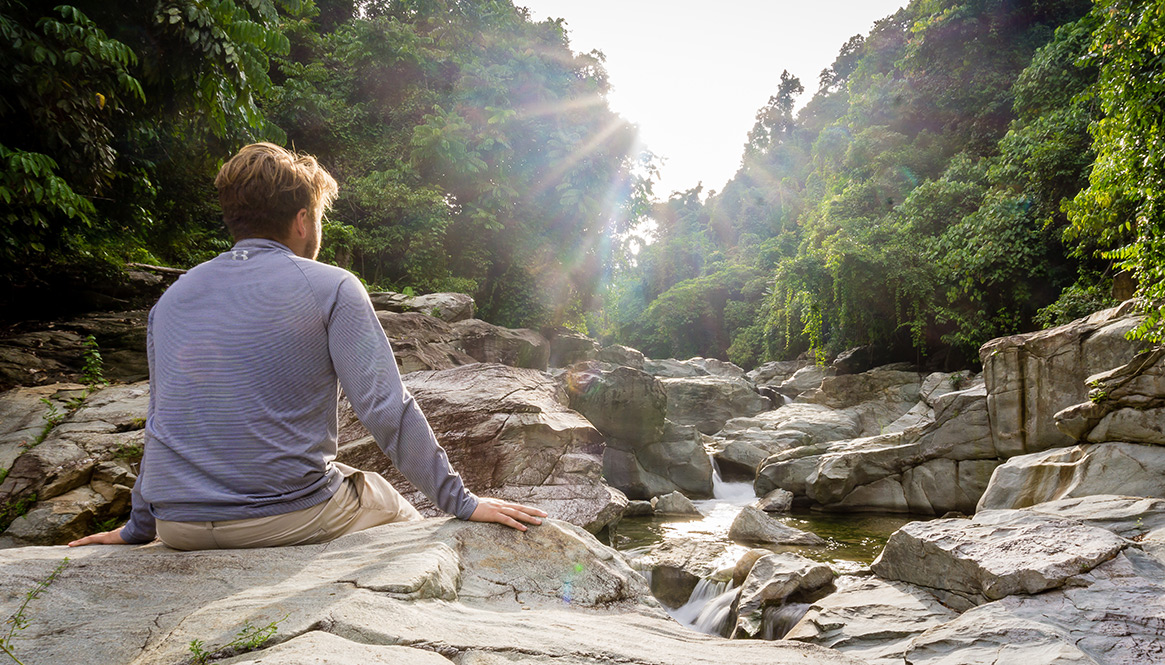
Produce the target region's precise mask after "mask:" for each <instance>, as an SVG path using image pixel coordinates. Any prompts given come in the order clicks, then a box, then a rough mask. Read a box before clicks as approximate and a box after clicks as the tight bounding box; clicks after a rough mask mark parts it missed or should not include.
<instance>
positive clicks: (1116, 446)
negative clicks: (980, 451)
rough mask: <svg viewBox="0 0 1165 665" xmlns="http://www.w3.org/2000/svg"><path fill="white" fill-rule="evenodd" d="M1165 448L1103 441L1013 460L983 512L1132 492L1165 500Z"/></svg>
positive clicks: (982, 504)
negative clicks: (1058, 500) (1059, 500)
mask: <svg viewBox="0 0 1165 665" xmlns="http://www.w3.org/2000/svg"><path fill="white" fill-rule="evenodd" d="M1162 479H1165V447H1162V446H1148V445H1142V444H1137V443H1099V444H1087V445H1079V446H1072V447H1071V448H1054V449H1052V450H1046V451H1044V452H1039V453H1032V454H1030V455H1020V456H1018V457H1012V458H1011V459H1009V460H1007V462H1005V463H1004V464H1002V465H1000V466H999V467H998V468H997V469H996V470H995V473H994V474H993V475H992V476H991V482H990V483H989V484H988V485H987V489H986V490H985V491H984V493H983V496H982V497H981V498H980V499H979V504H978V509H979V510H989V509H998V508H1025V507H1027V506H1032V505H1035V504H1039V503H1043V502H1045V501H1055V500H1057V499H1067V498H1074V497H1084V496H1091V495H1094V494H1129V495H1134V496H1146V497H1158V498H1165V480H1162Z"/></svg>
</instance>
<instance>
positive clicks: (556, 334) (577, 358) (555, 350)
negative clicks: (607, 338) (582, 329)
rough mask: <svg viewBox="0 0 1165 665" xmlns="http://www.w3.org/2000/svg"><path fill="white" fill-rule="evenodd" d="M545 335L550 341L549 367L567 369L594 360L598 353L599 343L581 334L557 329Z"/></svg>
mask: <svg viewBox="0 0 1165 665" xmlns="http://www.w3.org/2000/svg"><path fill="white" fill-rule="evenodd" d="M543 332H546V331H543ZM546 334H547V337H548V339H549V340H550V366H551V367H568V366H570V365H573V364H575V363H581V362H586V361H588V360H594V359H595V356H596V355H597V354H598V352H599V343H598V342H596V341H595V340H593V339H591V338H590V337H587V336H586V335H583V334H582V333H577V332H574V331H573V330H568V329H566V328H559V329H556V330H554V331H552V332H547V333H546Z"/></svg>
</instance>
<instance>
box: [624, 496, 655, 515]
mask: <svg viewBox="0 0 1165 665" xmlns="http://www.w3.org/2000/svg"><path fill="white" fill-rule="evenodd" d="M654 514H655V508H652V507H651V502H650V501H643V500H632V501H628V502H627V509H626V510H624V511H623V517H651V516H652V515H654Z"/></svg>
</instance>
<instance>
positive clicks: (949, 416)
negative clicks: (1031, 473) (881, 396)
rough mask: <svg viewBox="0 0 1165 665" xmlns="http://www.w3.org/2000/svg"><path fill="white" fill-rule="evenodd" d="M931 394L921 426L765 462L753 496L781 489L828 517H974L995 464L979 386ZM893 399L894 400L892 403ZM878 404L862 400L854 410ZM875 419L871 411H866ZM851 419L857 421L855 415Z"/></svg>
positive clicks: (805, 449) (794, 452) (807, 447)
mask: <svg viewBox="0 0 1165 665" xmlns="http://www.w3.org/2000/svg"><path fill="white" fill-rule="evenodd" d="M861 376H862V375H845V376H841V377H834V379H851V380H852V379H856V378H858V377H861ZM832 382H833V380H832V379H830V380H827V383H832ZM824 385H825V384H823V387H824ZM906 385H907V386H909V385H911V384H906ZM900 386H901V384H900ZM899 389H901V388H899ZM907 390H909V388H907ZM937 392H938V390H937V389H934V388H932V390H931V391H930V393H929V394H928V396H927V397H926V399H927V400H930V402H927V401H925V400H924V401H921V402H919V404H921V405H923V406H924V409H923V410H920V411H917V412H916V414H917V415H918V421H917V422H919V423H925V424H924V425H912V426H909V427H906V428H905V429H901V430H898V429H897V428H896V427H892V428H891V431H890V432H889V433H886V434H882V435H878V436H872V437H865V438H857V439H849V440H842V441H836V442H833V443H825V444H816V445H803V446H801V447H796V448H792V449H789V450H786V451H784V452H782V453H778V454H776V455H774V456H773V457H770V458H768V459H766V460H765V461H764V462H763V463H762V464H761V465H760V468H759V470H758V471H757V476H756V481H755V487H756V491H757V493H758V494H763V493H767V492H769V491H771V490H772V489H774V488H780V489H785V490H788V491H790V492H793V493H794V494H796V495H799V496H804V497H806V498H807V499H808V500H809V501H810V502H812V503H813V504H814V505H816V506H819V507H822V508H825V509H828V510H841V511H853V510H864V511H879V512H901V513H917V514H924V515H942V514H944V513H947V512H950V511H958V512H963V513H970V512H973V511H974V509H975V505H976V504H977V502H978V501H979V498H980V497H981V496H982V495H983V492H984V491H985V489H986V487H987V483H988V481H989V479H990V478H991V474H992V472H993V471H994V469H995V467H996V466H998V464H999V462H998V460H997V459H996V455H997V453H996V451H995V448H994V445H993V439H992V437H991V431H990V427H989V425H988V421H987V409H986V399H985V392H984V389H983V386H982V385H975V386H974V387H971V388H967V389H965V390H960V391H951V392H943V393H942V394H940V395H938V396H937V397H936V396H935V395H936V393H937ZM822 398H823V397H822V396H821V395H818V396H817V399H822ZM897 399H898V398H897V397H893V398H892V399H891V403H895V402H896V401H897ZM876 403H877V402H876V400H867V401H863V402H861V404H859V406H864V405H871V404H876ZM896 403H898V404H899V406H898V407H896V408H895V409H894V410H893V411H890V412H889V413H891V414H892V413H895V412H900V411H901V410H902V409H901V402H896ZM931 404H933V406H930V405H931ZM786 408H789V407H786ZM851 408H853V407H851ZM876 412H877V410H876V409H874V408H872V407H867V408H866V410H865V411H864V413H866V414H875V413H876ZM778 413H779V411H778ZM853 418H854V420H855V421H857V422H860V420H861V417H860V416H857V415H855V416H853Z"/></svg>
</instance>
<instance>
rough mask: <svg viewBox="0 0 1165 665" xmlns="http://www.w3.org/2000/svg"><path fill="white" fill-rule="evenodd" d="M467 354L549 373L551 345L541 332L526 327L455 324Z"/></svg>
mask: <svg viewBox="0 0 1165 665" xmlns="http://www.w3.org/2000/svg"><path fill="white" fill-rule="evenodd" d="M453 330H454V332H456V333H457V336H458V338H459V339H460V342H461V348H463V349H465V352H466V353H467V354H469V355H470V356H472V357H473V358H475V359H477V360H478V361H479V362H483V363H500V364H502V365H510V366H511V367H524V368H528V369H538V370H545V369H546V368H547V366H548V363H549V361H550V343H549V342H547V341H546V338H545V337H543V336H542V335H541V334H540V333H538V332H537V331H535V330H529V329H526V328H517V329H511V328H502V327H501V326H495V325H493V324H492V323H486V322H485V321H482V320H480V319H467V320H465V321H457V322H456V323H454V324H453Z"/></svg>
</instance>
